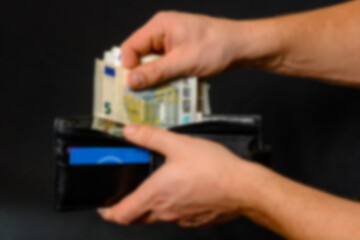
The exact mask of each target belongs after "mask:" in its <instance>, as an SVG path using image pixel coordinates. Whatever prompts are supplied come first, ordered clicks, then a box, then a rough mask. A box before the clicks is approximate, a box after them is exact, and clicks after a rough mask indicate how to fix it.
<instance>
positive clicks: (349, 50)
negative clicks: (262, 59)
mask: <svg viewBox="0 0 360 240" xmlns="http://www.w3.org/2000/svg"><path fill="white" fill-rule="evenodd" d="M262 21H263V20H260V21H259V22H258V23H257V24H259V25H261V24H262ZM268 21H269V22H271V23H267V24H269V25H270V26H271V25H272V28H273V30H271V31H273V32H275V34H274V35H276V38H275V41H278V44H280V47H279V48H278V49H277V52H276V54H275V55H274V57H275V58H273V59H272V60H275V61H274V62H270V64H264V65H261V63H260V65H259V66H258V67H260V68H264V69H267V70H270V71H273V72H276V73H280V74H286V75H294V76H301V77H313V78H319V79H323V80H325V81H327V82H329V83H336V84H343V85H351V86H360V27H359V26H360V1H351V2H347V3H344V4H340V5H337V6H333V7H328V8H325V9H320V10H315V11H310V12H306V13H301V14H293V15H289V16H284V17H278V18H273V19H268ZM265 22H266V20H265ZM258 44H260V45H262V43H258ZM250 64H251V63H250ZM255 64H256V60H255Z"/></svg>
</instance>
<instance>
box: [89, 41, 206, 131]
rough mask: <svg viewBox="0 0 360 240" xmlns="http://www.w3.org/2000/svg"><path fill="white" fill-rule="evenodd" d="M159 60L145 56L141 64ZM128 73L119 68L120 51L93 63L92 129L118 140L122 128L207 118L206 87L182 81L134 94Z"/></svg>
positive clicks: (190, 79)
mask: <svg viewBox="0 0 360 240" xmlns="http://www.w3.org/2000/svg"><path fill="white" fill-rule="evenodd" d="M160 57H161V56H159V55H147V56H145V57H143V58H142V59H141V64H143V63H146V62H150V61H156V60H157V59H158V58H160ZM128 73H129V70H127V69H125V68H123V67H122V65H121V49H120V48H118V47H113V48H112V49H111V50H110V51H106V52H105V53H104V57H103V59H102V60H100V59H96V61H95V75H94V103H93V104H94V106H93V123H92V128H93V129H95V130H99V131H103V132H107V133H109V134H111V135H116V136H122V128H123V126H124V125H125V124H129V123H137V124H149V125H153V126H157V127H162V128H169V127H173V126H178V125H183V124H188V123H192V122H198V121H201V120H202V116H203V114H210V104H209V85H208V83H206V82H199V81H198V79H197V78H196V77H186V78H180V79H176V80H173V81H171V82H168V83H165V84H161V85H158V86H155V87H153V88H150V89H146V90H141V91H135V90H132V89H131V88H130V87H129V86H128V84H127V75H128Z"/></svg>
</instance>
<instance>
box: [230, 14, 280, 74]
mask: <svg viewBox="0 0 360 240" xmlns="http://www.w3.org/2000/svg"><path fill="white" fill-rule="evenodd" d="M234 32H235V37H234V40H233V41H234V45H235V49H237V51H236V56H235V65H239V66H246V67H251V68H256V69H262V70H268V71H272V70H275V69H277V68H278V67H279V66H281V64H282V61H283V56H284V41H283V39H282V35H281V31H280V28H279V23H278V19H276V18H269V19H259V20H242V21H237V31H234Z"/></svg>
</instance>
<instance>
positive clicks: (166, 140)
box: [124, 124, 188, 157]
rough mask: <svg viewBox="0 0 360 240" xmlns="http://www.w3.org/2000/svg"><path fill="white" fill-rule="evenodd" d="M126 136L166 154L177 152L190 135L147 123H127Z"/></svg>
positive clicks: (141, 144)
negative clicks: (147, 124)
mask: <svg viewBox="0 0 360 240" xmlns="http://www.w3.org/2000/svg"><path fill="white" fill-rule="evenodd" d="M124 136H125V138H126V139H127V140H128V141H130V142H132V143H134V144H136V145H139V146H141V147H144V148H147V149H150V150H154V151H156V152H158V153H161V154H163V155H165V156H168V157H169V156H170V155H172V154H176V152H177V151H178V150H179V149H181V148H182V147H181V146H182V145H183V144H184V143H185V142H184V141H186V139H187V138H188V137H186V136H183V135H180V134H176V133H173V132H169V131H166V130H164V129H160V128H155V127H151V126H146V125H133V124H131V125H127V126H125V128H124Z"/></svg>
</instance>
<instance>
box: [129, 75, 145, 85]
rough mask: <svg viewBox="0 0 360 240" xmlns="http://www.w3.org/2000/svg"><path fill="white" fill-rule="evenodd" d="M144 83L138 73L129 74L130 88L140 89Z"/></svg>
mask: <svg viewBox="0 0 360 240" xmlns="http://www.w3.org/2000/svg"><path fill="white" fill-rule="evenodd" d="M144 83H145V81H144V78H143V76H142V74H141V73H139V72H136V71H135V72H132V73H131V74H130V84H131V86H132V87H141V86H143V85H144Z"/></svg>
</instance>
